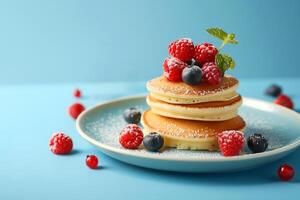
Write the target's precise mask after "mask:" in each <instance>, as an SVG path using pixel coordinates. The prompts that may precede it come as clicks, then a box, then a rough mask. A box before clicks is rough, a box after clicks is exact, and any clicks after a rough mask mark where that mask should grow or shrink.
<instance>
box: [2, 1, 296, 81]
mask: <svg viewBox="0 0 300 200" xmlns="http://www.w3.org/2000/svg"><path fill="white" fill-rule="evenodd" d="M299 7H300V1H297V0H288V1H279V0H274V1H259V0H252V1H239V0H226V1H221V0H220V1H216V0H211V1H192V0H185V1H169V0H165V1H159V0H154V1H138V0H128V1H122V0H111V1H96V0H95V1H93V0H90V1H84V0H63V1H62V0H52V1H38V0H36V1H33V0H30V1H15V0H11V1H1V3H0V24H1V31H0V84H11V83H14V84H16V83H57V82H78V81H81V82H82V81H132V80H133V81H139V80H143V81H145V80H147V79H149V78H152V77H154V76H157V75H159V74H160V73H161V63H162V61H163V59H164V58H165V57H166V56H167V45H168V44H169V42H170V41H172V40H174V39H177V38H180V37H191V38H192V39H193V40H194V42H195V43H200V42H203V41H210V42H214V43H215V44H216V45H217V46H219V42H218V41H216V40H214V39H212V38H211V37H210V36H208V34H206V32H205V31H204V30H205V29H206V28H207V27H211V26H217V27H222V28H224V29H225V30H226V31H228V32H233V33H236V35H237V39H238V40H239V41H240V44H239V45H237V46H234V47H233V46H227V47H226V48H225V51H227V52H228V53H230V54H231V55H232V56H233V57H234V58H235V59H236V62H237V68H236V70H235V71H234V72H233V74H234V75H237V76H238V77H239V78H240V77H242V78H257V77H258V78H265V77H278V78H288V77H299V75H300V70H299V69H298V68H299V64H298V60H299V59H298V57H299V50H298V48H299V46H300V37H299V35H300V20H299V19H300V12H299Z"/></svg>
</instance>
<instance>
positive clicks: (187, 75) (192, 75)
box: [182, 65, 202, 85]
mask: <svg viewBox="0 0 300 200" xmlns="http://www.w3.org/2000/svg"><path fill="white" fill-rule="evenodd" d="M201 79H202V71H201V68H200V67H198V66H197V65H193V66H191V67H186V68H184V70H183V71H182V80H183V82H185V83H186V84H189V85H198V84H199V83H200V82H201Z"/></svg>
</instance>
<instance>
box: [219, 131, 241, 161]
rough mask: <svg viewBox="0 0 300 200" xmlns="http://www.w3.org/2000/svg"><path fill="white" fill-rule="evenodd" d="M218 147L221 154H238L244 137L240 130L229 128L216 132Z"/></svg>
mask: <svg viewBox="0 0 300 200" xmlns="http://www.w3.org/2000/svg"><path fill="white" fill-rule="evenodd" d="M218 142H219V148H220V151H221V153H222V154H223V156H236V155H239V154H240V152H241V150H242V148H243V145H244V142H245V139H244V134H243V133H242V132H240V131H235V130H230V131H223V132H222V133H220V134H218Z"/></svg>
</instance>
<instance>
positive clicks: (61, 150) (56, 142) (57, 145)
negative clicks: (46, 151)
mask: <svg viewBox="0 0 300 200" xmlns="http://www.w3.org/2000/svg"><path fill="white" fill-rule="evenodd" d="M49 146H50V150H51V151H52V152H53V153H54V154H68V153H70V152H71V151H72V148H73V142H72V139H71V138H70V137H69V136H67V135H65V134H63V133H55V134H53V135H52V137H51V138H50V141H49Z"/></svg>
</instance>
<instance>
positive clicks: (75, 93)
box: [73, 89, 81, 98]
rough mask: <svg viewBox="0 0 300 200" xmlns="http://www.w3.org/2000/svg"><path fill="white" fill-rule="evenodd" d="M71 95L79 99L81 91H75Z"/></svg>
mask: <svg viewBox="0 0 300 200" xmlns="http://www.w3.org/2000/svg"><path fill="white" fill-rule="evenodd" d="M73 95H74V97H77V98H80V97H81V91H80V90H79V89H75V90H74V93H73Z"/></svg>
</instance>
